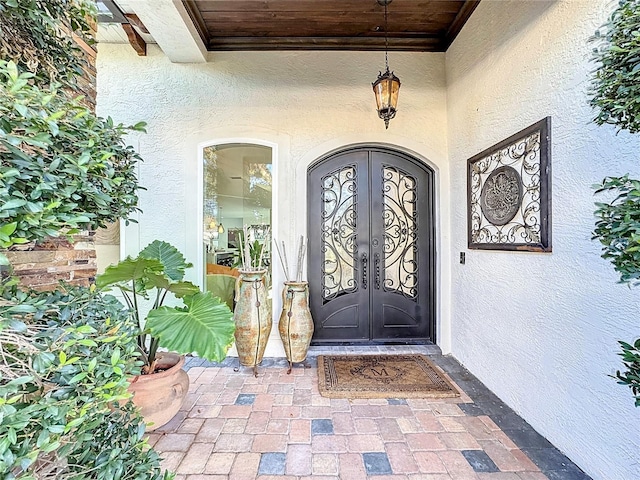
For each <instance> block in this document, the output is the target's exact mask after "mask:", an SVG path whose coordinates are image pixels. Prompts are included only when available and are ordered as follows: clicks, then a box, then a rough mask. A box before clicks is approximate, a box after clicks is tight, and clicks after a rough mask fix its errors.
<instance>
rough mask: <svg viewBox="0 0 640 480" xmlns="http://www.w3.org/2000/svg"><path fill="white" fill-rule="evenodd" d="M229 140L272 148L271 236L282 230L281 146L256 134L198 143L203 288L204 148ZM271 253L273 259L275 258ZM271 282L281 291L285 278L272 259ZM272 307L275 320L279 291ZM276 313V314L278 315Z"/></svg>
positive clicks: (198, 229) (201, 277) (198, 271)
mask: <svg viewBox="0 0 640 480" xmlns="http://www.w3.org/2000/svg"><path fill="white" fill-rule="evenodd" d="M230 144H241V145H259V146H262V147H268V148H270V149H271V165H272V167H271V168H272V181H271V210H272V211H271V231H272V232H273V233H272V238H273V237H275V238H277V234H278V233H279V232H280V230H279V226H280V223H279V220H278V215H279V213H280V212H279V202H278V192H279V188H278V182H279V176H278V166H279V162H278V155H279V149H278V144H277V143H274V142H270V141H267V140H263V139H258V138H253V137H231V138H220V139H216V140H208V141H206V142H201V143H199V144H198V173H197V176H198V179H197V186H198V188H197V198H198V201H197V207H196V212H197V213H196V221H197V222H198V224H197V226H196V232H197V237H196V241H197V247H196V258H197V259H198V260H197V261H196V262H195V269H196V275H197V276H198V277H197V278H198V281H197V285H198V286H199V287H200V288H201V289H203V290H204V287H205V285H204V264H203V262H202V259H203V258H204V232H203V230H202V219H203V216H204V149H205V148H207V147H213V146H220V145H230ZM273 258H274V257H273V255H272V259H273ZM272 265H273V267H272V269H271V275H272V285H273V287H274V288H273V289H272V291H273V292H276V291H279V290H276V286H278V285H280V284H281V283H282V282H284V276H283V274H282V273H281V271H280V268H278V267H277V265H276V262H273V260H272ZM272 296H273V298H272V311H271V316H272V318H273V320H274V322H276V320H277V318H279V316H280V309H281V308H282V304H281V299H280V295H279V294H278V295H276V294H275V293H274V294H273V295H272ZM276 313H277V316H276Z"/></svg>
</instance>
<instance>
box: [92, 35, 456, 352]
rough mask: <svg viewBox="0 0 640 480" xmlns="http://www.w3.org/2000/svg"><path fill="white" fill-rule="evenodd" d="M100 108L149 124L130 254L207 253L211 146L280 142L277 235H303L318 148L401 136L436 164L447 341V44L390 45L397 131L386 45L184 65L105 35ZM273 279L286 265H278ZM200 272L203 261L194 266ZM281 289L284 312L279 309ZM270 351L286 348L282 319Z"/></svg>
mask: <svg viewBox="0 0 640 480" xmlns="http://www.w3.org/2000/svg"><path fill="white" fill-rule="evenodd" d="M98 50H99V55H98V68H99V78H98V90H99V93H98V96H99V102H98V103H99V106H98V111H99V112H100V113H102V114H105V115H106V114H108V115H111V116H112V117H114V118H115V119H116V120H117V121H119V122H125V123H134V122H137V121H140V120H145V121H146V122H147V123H148V127H147V132H148V133H147V134H145V135H140V136H136V137H132V138H131V140H132V142H133V144H134V146H136V147H137V148H138V149H139V151H140V154H141V155H142V157H143V158H144V159H145V160H144V162H143V163H142V164H141V165H140V168H139V178H140V182H141V184H142V185H143V186H144V187H146V188H147V190H146V191H143V192H142V193H141V196H140V208H141V209H142V211H143V212H144V213H143V214H142V215H140V217H139V218H138V221H139V223H138V224H131V225H130V226H129V227H127V228H126V230H125V243H124V252H125V254H132V255H135V254H136V253H137V252H138V251H139V250H140V249H141V248H144V246H145V245H147V244H148V243H149V242H151V241H152V240H154V239H156V238H159V239H163V240H167V241H171V242H172V243H173V244H174V245H176V246H177V247H178V248H179V249H180V250H182V251H183V252H185V254H186V255H187V257H188V259H189V261H191V262H193V263H194V264H195V265H197V266H198V267H201V266H202V262H199V261H198V259H199V258H202V257H201V255H202V253H201V248H202V247H201V245H202V244H201V242H200V241H199V240H198V239H199V238H200V237H199V228H200V226H201V223H202V222H201V220H200V218H201V216H200V215H201V214H199V212H200V208H201V205H202V200H201V198H202V192H201V188H200V185H201V183H202V178H201V175H202V172H201V164H202V160H201V158H200V152H201V150H202V148H203V147H204V146H207V145H213V144H222V143H256V144H260V145H266V146H269V147H271V148H272V149H273V151H274V157H275V158H274V187H273V191H274V205H275V207H274V212H273V217H274V219H273V228H274V234H273V235H274V237H275V238H277V239H278V241H285V242H286V243H287V244H288V245H290V246H293V245H295V243H296V241H297V239H298V237H299V236H300V235H301V234H304V233H305V232H306V171H307V167H308V166H309V165H310V164H311V163H313V162H314V161H316V160H317V159H318V158H320V157H322V156H324V155H326V154H327V153H330V152H332V151H335V150H338V149H342V148H346V147H348V146H350V145H357V144H374V145H391V146H392V147H393V148H395V149H398V150H401V151H405V152H409V153H411V154H412V155H414V156H415V157H416V158H418V159H421V160H423V161H425V162H426V163H428V164H429V165H430V166H431V167H432V168H433V169H434V170H435V172H436V188H437V190H438V192H437V194H436V195H437V198H436V203H437V209H438V214H437V218H436V222H437V224H436V229H437V232H438V242H439V244H438V275H439V276H440V278H441V280H440V281H439V284H440V287H439V292H438V302H437V303H438V305H437V309H438V319H446V320H444V321H439V324H438V329H439V331H438V337H439V338H440V344H441V346H442V348H443V350H444V351H448V344H449V338H450V336H449V333H448V331H447V329H448V326H449V314H448V311H449V304H450V302H449V298H450V292H449V285H450V282H449V279H448V272H449V269H448V268H447V269H442V268H440V266H441V265H449V264H450V258H449V251H448V248H449V247H448V245H449V235H448V231H449V225H448V219H449V217H450V215H449V211H448V206H449V204H450V201H449V197H448V187H447V186H448V184H449V180H448V175H449V172H448V167H447V165H448V162H447V122H446V92H445V76H444V54H407V53H393V54H391V56H390V57H391V58H390V63H391V66H392V67H393V68H394V70H395V71H396V73H397V74H398V75H399V76H400V78H401V80H402V82H403V86H402V93H401V95H402V104H401V105H400V113H398V116H397V118H395V119H394V120H392V123H391V127H390V128H389V130H385V128H384V122H383V121H382V120H380V119H379V118H378V117H377V115H376V113H375V101H374V96H373V90H372V88H371V82H372V80H375V78H376V76H377V74H378V69H379V68H382V67H383V65H384V54H383V53H362V52H348V53H335V52H302V53H279V52H241V53H216V54H213V55H212V61H211V62H210V63H207V64H186V65H185V64H175V63H171V62H170V61H169V60H168V59H167V57H166V56H165V55H164V54H163V53H162V51H160V50H159V49H158V48H157V47H155V46H152V45H150V46H149V48H148V56H147V57H138V56H137V55H136V54H135V52H133V51H132V49H131V47H129V46H128V45H111V44H102V45H100V46H99V49H98ZM274 265H275V267H276V268H274V284H275V285H276V286H278V287H277V288H279V285H282V283H281V282H282V280H283V278H282V273H281V271H280V269H279V266H278V265H276V264H274ZM190 275H191V277H190V279H191V280H192V281H196V282H197V281H198V279H199V278H201V270H200V271H198V270H197V269H194V270H192V272H191V273H190ZM279 297H280V295H274V298H273V302H274V303H273V307H274V308H273V311H274V317H275V318H276V319H277V318H278V316H279V313H280V302H281V300H280V298H279ZM266 355H272V356H273V355H282V356H283V355H284V350H283V349H282V344H281V342H280V339H279V337H278V333H277V329H276V328H275V327H274V329H273V330H272V339H271V341H270V342H269V344H268V346H267V353H266Z"/></svg>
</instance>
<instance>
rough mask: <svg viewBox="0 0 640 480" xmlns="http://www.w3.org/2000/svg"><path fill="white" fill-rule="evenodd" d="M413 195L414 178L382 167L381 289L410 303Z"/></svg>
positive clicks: (414, 280)
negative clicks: (382, 272) (382, 259)
mask: <svg viewBox="0 0 640 480" xmlns="http://www.w3.org/2000/svg"><path fill="white" fill-rule="evenodd" d="M416 195H417V189H416V179H415V178H414V177H412V176H410V175H408V174H407V173H406V172H403V171H402V170H400V169H398V168H395V167H391V166H383V167H382V198H383V201H382V205H383V207H382V221H383V225H384V232H383V238H384V257H383V258H384V262H383V265H384V269H383V271H384V279H383V283H382V288H383V289H384V291H386V292H393V293H397V294H399V295H403V296H405V297H407V298H411V299H414V300H416V299H417V297H418V248H417V242H416V240H417V225H416V221H417V210H416Z"/></svg>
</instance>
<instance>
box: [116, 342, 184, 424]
mask: <svg viewBox="0 0 640 480" xmlns="http://www.w3.org/2000/svg"><path fill="white" fill-rule="evenodd" d="M158 357H159V360H158V366H159V367H160V368H167V369H166V370H163V371H162V372H159V373H152V374H151V375H138V376H137V377H134V379H133V380H132V381H131V384H130V385H129V391H130V392H131V393H133V403H134V404H135V405H136V406H137V407H138V408H140V411H141V412H142V416H143V417H144V420H145V422H146V423H151V422H152V424H151V425H149V426H148V427H147V431H148V432H151V431H153V430H155V429H157V428H160V427H162V426H163V425H165V424H166V423H168V422H169V420H171V419H172V418H173V417H174V416H175V415H176V413H178V410H180V407H181V406H182V402H183V400H184V398H185V397H186V396H187V392H188V390H189V376H188V375H187V372H185V371H184V370H182V366H183V365H184V357H183V356H180V355H178V354H177V353H169V352H162V353H159V354H158Z"/></svg>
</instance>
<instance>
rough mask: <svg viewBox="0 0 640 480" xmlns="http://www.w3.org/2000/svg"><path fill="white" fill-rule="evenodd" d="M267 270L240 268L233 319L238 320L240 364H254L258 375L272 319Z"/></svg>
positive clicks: (252, 365) (237, 343)
mask: <svg viewBox="0 0 640 480" xmlns="http://www.w3.org/2000/svg"><path fill="white" fill-rule="evenodd" d="M266 273H267V270H266V269H264V268H262V269H255V268H251V269H240V276H239V277H238V280H237V281H236V308H235V310H234V312H233V320H234V322H235V324H236V331H235V337H236V348H237V350H238V358H239V360H240V365H243V366H245V367H253V372H254V375H256V376H257V374H258V365H259V364H260V362H261V361H262V357H263V356H264V350H265V348H266V346H267V340H269V334H270V333H271V325H272V323H273V322H272V320H271V312H270V309H269V304H268V302H267V290H266V287H265V274H266Z"/></svg>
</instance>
